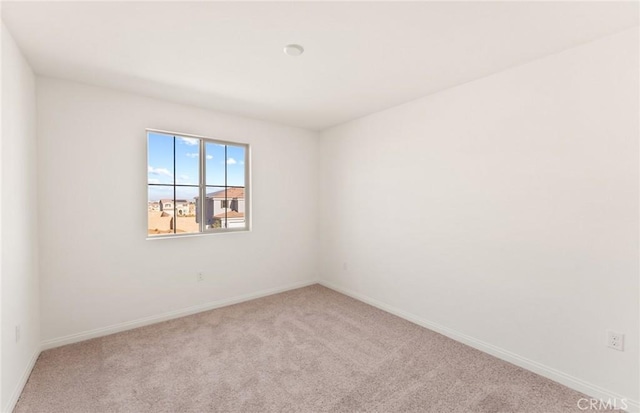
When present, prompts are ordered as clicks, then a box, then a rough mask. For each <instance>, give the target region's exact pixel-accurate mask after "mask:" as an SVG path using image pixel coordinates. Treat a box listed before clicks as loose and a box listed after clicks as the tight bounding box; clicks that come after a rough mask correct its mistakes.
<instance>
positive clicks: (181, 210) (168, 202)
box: [160, 199, 189, 216]
mask: <svg viewBox="0 0 640 413" xmlns="http://www.w3.org/2000/svg"><path fill="white" fill-rule="evenodd" d="M174 210H175V212H176V214H177V215H178V216H184V215H189V201H187V200H186V199H176V200H175V203H174V202H173V199H161V200H160V211H163V212H166V213H167V214H171V215H173V212H174Z"/></svg>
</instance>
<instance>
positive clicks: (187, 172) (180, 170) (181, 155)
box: [176, 136, 200, 185]
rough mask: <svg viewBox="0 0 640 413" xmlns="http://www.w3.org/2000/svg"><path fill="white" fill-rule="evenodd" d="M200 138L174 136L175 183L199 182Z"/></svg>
mask: <svg viewBox="0 0 640 413" xmlns="http://www.w3.org/2000/svg"><path fill="white" fill-rule="evenodd" d="M199 158H200V139H196V138H185V137H181V136H176V183H177V184H189V185H198V184H199V183H200V167H199Z"/></svg>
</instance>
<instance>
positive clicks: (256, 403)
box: [15, 285, 583, 413]
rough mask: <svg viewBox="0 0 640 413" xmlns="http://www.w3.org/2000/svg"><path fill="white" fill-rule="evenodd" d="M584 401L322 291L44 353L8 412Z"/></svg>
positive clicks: (469, 408)
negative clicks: (15, 404) (15, 402)
mask: <svg viewBox="0 0 640 413" xmlns="http://www.w3.org/2000/svg"><path fill="white" fill-rule="evenodd" d="M580 397H583V396H582V395H581V394H580V393H577V392H575V391H573V390H570V389H568V388H567V387H564V386H562V385H560V384H557V383H554V382H552V381H550V380H547V379H545V378H543V377H540V376H538V375H536V374H533V373H530V372H528V371H526V370H523V369H521V368H519V367H516V366H514V365H512V364H509V363H506V362H503V361H501V360H498V359H496V358H494V357H492V356H489V355H487V354H485V353H482V352H480V351H477V350H474V349H472V348H470V347H468V346H465V345H463V344H460V343H457V342H456V341H453V340H451V339H448V338H446V337H444V336H442V335H440V334H437V333H434V332H432V331H430V330H427V329H424V328H422V327H419V326H417V325H415V324H412V323H410V322H407V321H405V320H402V319H400V318H398V317H395V316H393V315H390V314H388V313H385V312H383V311H380V310H378V309H376V308H373V307H371V306H369V305H366V304H363V303H361V302H359V301H356V300H353V299H351V298H349V297H346V296H344V295H342V294H339V293H336V292H334V291H332V290H329V289H327V288H324V287H322V286H319V285H314V286H311V287H306V288H301V289H298V290H294V291H289V292H286V293H282V294H278V295H273V296H270V297H266V298H261V299H258V300H254V301H249V302H246V303H242V304H237V305H233V306H229V307H225V308H221V309H217V310H212V311H208V312H205V313H200V314H196V315H193V316H189V317H184V318H180V319H177V320H172V321H167V322H163V323H160V324H155V325H152V326H148V327H143V328H138V329H136V330H131V331H127V332H123V333H119V334H114V335H110V336H107V337H102V338H97V339H93V340H89V341H85V342H82V343H77V344H72V345H68V346H65V347H60V348H56V349H53V350H49V351H45V352H43V353H42V355H41V356H40V358H39V359H38V362H37V363H36V366H35V368H34V370H33V373H32V374H31V377H30V378H29V381H28V383H27V385H26V387H25V390H24V392H23V394H22V396H21V398H20V400H19V402H18V405H17V407H16V410H15V412H17V413H26V412H30V413H38V412H55V413H63V412H83V413H100V412H329V411H330V412H365V411H366V412H465V413H466V412H542V413H552V412H566V411H580V410H579V409H578V408H577V404H576V403H577V401H578V399H580Z"/></svg>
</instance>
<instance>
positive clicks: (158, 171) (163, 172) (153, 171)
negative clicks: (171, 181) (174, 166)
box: [148, 165, 173, 178]
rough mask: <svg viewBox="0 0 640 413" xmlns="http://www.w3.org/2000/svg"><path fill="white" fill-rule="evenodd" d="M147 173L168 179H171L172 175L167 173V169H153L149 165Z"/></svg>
mask: <svg viewBox="0 0 640 413" xmlns="http://www.w3.org/2000/svg"><path fill="white" fill-rule="evenodd" d="M148 172H149V173H150V174H151V175H164V176H168V177H169V178H173V174H172V173H171V172H169V170H168V169H167V168H154V167H153V166H151V165H149V168H148Z"/></svg>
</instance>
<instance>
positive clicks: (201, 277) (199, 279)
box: [196, 271, 204, 282]
mask: <svg viewBox="0 0 640 413" xmlns="http://www.w3.org/2000/svg"><path fill="white" fill-rule="evenodd" d="M196 279H197V280H198V282H200V281H204V274H203V273H202V271H200V272H199V273H198V276H197V278H196Z"/></svg>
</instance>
